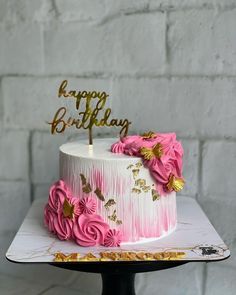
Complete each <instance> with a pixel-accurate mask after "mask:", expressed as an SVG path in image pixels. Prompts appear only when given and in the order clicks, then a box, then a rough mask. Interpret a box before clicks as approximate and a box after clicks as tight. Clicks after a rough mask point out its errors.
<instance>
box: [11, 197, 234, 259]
mask: <svg viewBox="0 0 236 295" xmlns="http://www.w3.org/2000/svg"><path fill="white" fill-rule="evenodd" d="M44 205H45V201H44V200H35V201H34V203H33V204H32V207H31V208H30V210H29V212H28V214H27V216H26V218H25V220H24V221H23V223H22V225H21V227H20V229H19V231H18V232H17V234H16V236H15V238H14V240H13V241H12V244H11V245H10V247H9V249H8V251H7V253H6V257H7V259H8V260H10V261H12V262H18V263H52V262H53V260H54V254H55V253H57V252H62V253H64V254H66V255H68V254H70V253H80V255H81V256H84V255H86V254H88V253H89V252H91V253H93V254H94V255H95V256H98V255H99V253H100V252H104V251H108V250H109V251H112V252H114V251H118V252H120V251H132V252H133V251H134V252H139V251H143V252H155V253H156V252H172V251H173V252H175V251H177V252H184V253H185V257H184V258H181V259H179V258H178V261H180V260H182V261H183V262H184V261H185V262H191V261H217V260H223V259H226V258H227V257H229V256H230V251H229V249H228V247H227V246H226V245H225V243H224V242H223V240H222V239H221V238H220V236H219V235H218V233H217V232H216V230H215V229H214V227H213V226H212V224H211V223H210V221H209V220H208V218H207V216H206V215H205V214H204V212H203V211H202V209H201V208H200V206H199V205H198V203H197V202H196V200H194V199H192V198H190V197H180V196H178V197H177V210H178V224H177V228H176V230H175V231H174V232H173V233H172V234H170V235H168V236H166V237H164V238H161V239H157V240H155V241H152V242H145V243H138V244H135V245H121V247H120V248H106V247H102V246H97V247H80V246H78V245H77V244H75V243H74V242H71V241H60V240H58V239H57V238H56V237H55V236H54V235H52V234H50V233H49V232H48V231H47V229H46V228H45V227H44V224H43V207H44ZM172 260H174V259H172ZM116 262H117V261H115V262H114V263H116ZM57 263H60V262H57ZM63 263H65V262H63ZM80 263H88V262H87V261H84V262H80ZM97 263H101V262H99V261H97ZM102 263H104V261H103V262H102ZM105 263H106V262H105Z"/></svg>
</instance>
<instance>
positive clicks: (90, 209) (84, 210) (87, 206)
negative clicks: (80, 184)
mask: <svg viewBox="0 0 236 295" xmlns="http://www.w3.org/2000/svg"><path fill="white" fill-rule="evenodd" d="M96 209H97V202H96V200H95V199H94V198H93V197H85V198H83V199H82V200H80V202H79V212H80V214H93V213H95V212H96Z"/></svg>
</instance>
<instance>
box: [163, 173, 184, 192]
mask: <svg viewBox="0 0 236 295" xmlns="http://www.w3.org/2000/svg"><path fill="white" fill-rule="evenodd" d="M184 183H185V181H184V179H183V178H179V177H175V176H174V175H173V174H172V175H171V176H170V179H169V182H168V183H167V188H168V190H169V191H172V190H174V191H175V192H179V191H181V190H182V189H183V187H184Z"/></svg>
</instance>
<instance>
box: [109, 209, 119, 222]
mask: <svg viewBox="0 0 236 295" xmlns="http://www.w3.org/2000/svg"><path fill="white" fill-rule="evenodd" d="M108 219H110V220H111V221H114V222H116V219H117V215H116V210H114V211H113V213H112V215H109V216H108Z"/></svg>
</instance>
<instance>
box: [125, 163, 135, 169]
mask: <svg viewBox="0 0 236 295" xmlns="http://www.w3.org/2000/svg"><path fill="white" fill-rule="evenodd" d="M132 167H134V165H133V164H130V165H129V166H128V167H127V168H126V169H131V168H132Z"/></svg>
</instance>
